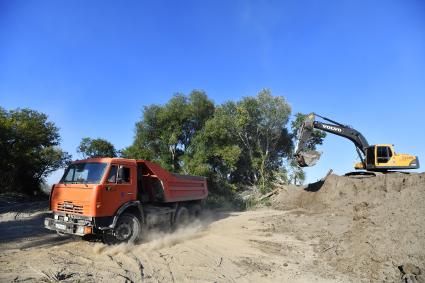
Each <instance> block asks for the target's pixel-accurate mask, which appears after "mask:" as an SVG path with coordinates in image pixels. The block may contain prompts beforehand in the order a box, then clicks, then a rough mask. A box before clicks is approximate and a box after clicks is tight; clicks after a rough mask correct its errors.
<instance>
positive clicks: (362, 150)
mask: <svg viewBox="0 0 425 283" xmlns="http://www.w3.org/2000/svg"><path fill="white" fill-rule="evenodd" d="M316 117H319V118H321V119H323V120H325V121H327V122H329V123H324V122H320V121H316ZM314 129H319V130H322V131H325V132H328V133H331V134H334V135H337V136H341V137H344V138H346V139H349V140H350V141H352V142H353V143H354V145H355V147H356V151H357V153H358V155H359V157H360V160H361V162H358V163H356V164H355V166H354V168H355V169H356V170H367V171H373V172H386V171H390V170H403V169H418V168H419V159H418V157H417V156H414V155H410V154H401V153H396V152H395V151H394V145H392V144H375V145H369V143H368V142H367V140H366V138H365V137H364V136H363V135H362V134H361V133H360V132H358V131H357V130H355V129H353V128H352V127H350V126H347V125H343V124H341V123H338V122H335V121H333V120H331V119H329V118H326V117H323V116H320V115H317V114H315V113H311V114H309V115H307V117H306V119H305V120H304V123H303V125H302V127H301V130H300V135H299V137H298V144H297V147H296V149H295V153H294V157H295V159H296V161H297V163H298V165H299V166H300V167H307V166H313V165H314V164H316V162H317V161H318V160H319V158H320V153H319V152H318V151H315V150H309V149H308V148H307V144H308V141H309V138H310V137H311V134H312V133H313V130H314Z"/></svg>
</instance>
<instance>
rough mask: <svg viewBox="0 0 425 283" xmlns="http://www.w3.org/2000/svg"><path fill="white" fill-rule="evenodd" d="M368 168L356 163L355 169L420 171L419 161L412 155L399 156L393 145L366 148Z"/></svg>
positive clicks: (361, 163)
mask: <svg viewBox="0 0 425 283" xmlns="http://www.w3.org/2000/svg"><path fill="white" fill-rule="evenodd" d="M365 163H366V167H365V166H364V164H363V162H359V163H356V165H355V169H358V170H362V169H363V170H364V169H366V170H369V171H387V170H400V169H418V168H419V159H418V157H417V156H414V155H410V154H398V153H396V152H395V151H394V146H393V145H392V144H377V145H372V146H369V147H367V148H366V160H365Z"/></svg>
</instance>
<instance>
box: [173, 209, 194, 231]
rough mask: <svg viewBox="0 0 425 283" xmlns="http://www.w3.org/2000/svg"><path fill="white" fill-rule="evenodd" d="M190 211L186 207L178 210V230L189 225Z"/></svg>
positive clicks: (176, 223)
mask: <svg viewBox="0 0 425 283" xmlns="http://www.w3.org/2000/svg"><path fill="white" fill-rule="evenodd" d="M189 216H190V215H189V210H187V208H186V207H184V206H180V207H179V208H178V209H177V212H176V217H175V219H174V226H175V227H176V228H179V227H182V226H184V225H186V224H187V223H189Z"/></svg>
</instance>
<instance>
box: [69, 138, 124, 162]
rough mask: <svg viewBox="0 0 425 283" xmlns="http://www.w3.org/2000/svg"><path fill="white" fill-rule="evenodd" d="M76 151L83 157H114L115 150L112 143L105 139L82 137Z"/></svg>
mask: <svg viewBox="0 0 425 283" xmlns="http://www.w3.org/2000/svg"><path fill="white" fill-rule="evenodd" d="M77 152H78V153H80V154H81V155H82V156H83V158H91V157H116V156H117V151H116V150H115V147H114V145H113V144H112V143H110V142H109V141H107V140H105V139H100V138H98V139H91V138H83V139H82V140H81V142H80V145H79V146H78V147H77Z"/></svg>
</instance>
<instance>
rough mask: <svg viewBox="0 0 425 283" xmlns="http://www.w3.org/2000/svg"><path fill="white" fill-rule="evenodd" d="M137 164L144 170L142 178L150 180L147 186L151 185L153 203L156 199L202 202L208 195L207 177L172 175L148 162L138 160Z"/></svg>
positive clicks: (162, 200) (149, 187) (167, 201)
mask: <svg viewBox="0 0 425 283" xmlns="http://www.w3.org/2000/svg"><path fill="white" fill-rule="evenodd" d="M137 164H138V166H141V167H142V168H143V170H142V172H143V176H142V178H144V179H145V180H150V181H149V182H145V184H146V183H150V184H151V185H149V184H148V185H147V186H146V187H147V190H148V193H149V195H150V198H151V201H152V200H153V199H155V200H156V201H160V202H164V203H169V202H178V201H192V200H202V199H204V198H206V197H207V195H208V189H207V180H206V178H205V177H199V176H190V175H180V174H175V173H170V172H168V171H167V170H165V169H163V168H162V167H161V166H159V165H158V164H156V163H153V162H150V161H146V160H137ZM158 181H159V182H158ZM158 196H159V197H158Z"/></svg>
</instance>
